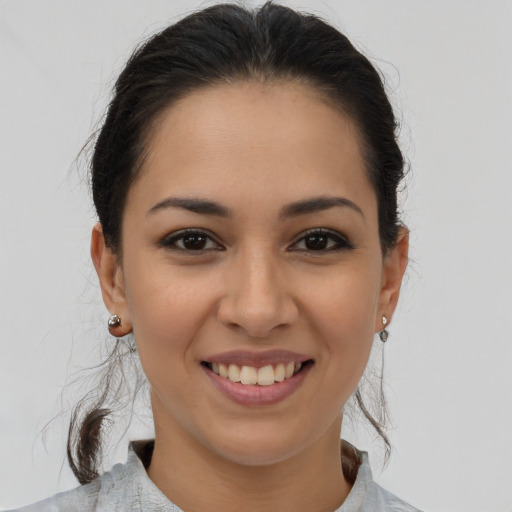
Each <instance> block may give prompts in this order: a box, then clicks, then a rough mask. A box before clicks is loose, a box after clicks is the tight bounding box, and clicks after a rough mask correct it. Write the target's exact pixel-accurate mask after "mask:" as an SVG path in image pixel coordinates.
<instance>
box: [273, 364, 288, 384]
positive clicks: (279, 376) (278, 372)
mask: <svg viewBox="0 0 512 512" xmlns="http://www.w3.org/2000/svg"><path fill="white" fill-rule="evenodd" d="M284 373H285V371H284V364H283V363H279V364H278V365H277V366H276V369H275V370H274V380H275V381H276V382H282V381H283V380H284Z"/></svg>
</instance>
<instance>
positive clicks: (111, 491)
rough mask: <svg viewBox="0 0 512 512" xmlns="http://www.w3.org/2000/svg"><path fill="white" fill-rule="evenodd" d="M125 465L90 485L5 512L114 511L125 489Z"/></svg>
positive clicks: (117, 467) (115, 468)
mask: <svg viewBox="0 0 512 512" xmlns="http://www.w3.org/2000/svg"><path fill="white" fill-rule="evenodd" d="M125 477H126V464H117V465H116V466H114V467H113V468H112V470H111V471H109V472H107V473H104V474H103V475H101V476H100V477H98V478H96V479H95V480H93V481H92V482H91V483H89V484H86V485H81V486H80V487H76V488H75V489H71V490H69V491H65V492H61V493H58V494H55V495H54V496H52V497H50V498H47V499H45V500H42V501H38V502H37V503H33V504H32V505H27V506H25V507H21V508H18V509H15V510H11V511H7V512H60V511H62V512H64V511H65V512H92V511H96V510H102V509H104V510H110V509H115V505H118V504H121V502H122V500H123V498H124V495H125V492H124V490H125V489H126V482H125Z"/></svg>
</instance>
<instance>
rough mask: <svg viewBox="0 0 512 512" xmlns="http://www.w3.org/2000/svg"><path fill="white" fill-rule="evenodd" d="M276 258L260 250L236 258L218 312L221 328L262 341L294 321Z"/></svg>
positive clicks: (294, 306)
mask: <svg viewBox="0 0 512 512" xmlns="http://www.w3.org/2000/svg"><path fill="white" fill-rule="evenodd" d="M277 259H278V256H275V255H272V254H264V253H263V251H246V252H245V254H240V255H239V257H237V258H235V261H234V262H233V265H232V266H230V269H229V271H228V275H227V276H226V289H227V292H226V294H225V295H224V296H223V297H222V299H221V300H220V304H219V307H218V310H217V316H218V319H219V320H220V321H221V322H222V323H223V324H224V325H226V326H227V327H229V328H231V329H237V330H240V331H243V332H244V333H245V334H246V335H248V336H250V337H253V338H265V337H267V336H269V335H270V334H271V333H272V332H273V331H275V330H276V329H278V328H283V327H285V326H289V325H292V324H293V323H295V322H296V321H297V319H298V316H299V312H298V309H297V304H296V302H295V301H294V299H293V297H292V294H291V293H290V288H291V287H290V283H289V282H288V281H287V280H286V276H284V275H283V272H282V269H281V267H280V265H282V262H278V261H276V260H277Z"/></svg>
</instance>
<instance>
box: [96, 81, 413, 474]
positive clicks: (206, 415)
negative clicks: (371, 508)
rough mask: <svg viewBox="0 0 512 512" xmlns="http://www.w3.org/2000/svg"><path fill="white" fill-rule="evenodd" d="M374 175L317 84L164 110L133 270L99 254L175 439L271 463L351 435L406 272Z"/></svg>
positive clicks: (218, 93)
mask: <svg viewBox="0 0 512 512" xmlns="http://www.w3.org/2000/svg"><path fill="white" fill-rule="evenodd" d="M364 165H365V164H364V160H363V157H362V154H361V149H360V139H359V136H358V133H357V130H356V128H355V126H354V124H353V123H352V122H351V120H350V119H349V118H348V117H345V116H344V115H342V114H341V113H340V112H339V111H338V110H336V109H334V108H333V107H332V106H330V105H329V104H328V103H326V102H324V101H323V100H322V99H321V98H320V97H319V96H318V95H317V94H316V93H315V91H313V90H311V89H309V88H308V87H307V86H303V85H298V84H291V83H281V84H273V85H269V84H261V83H253V82H248V83H239V84H234V85H220V86H216V87H214V88H210V89H207V90H203V91H200V92H196V93H193V94H190V95H189V96H186V97H185V98H184V99H182V100H180V101H179V102H178V103H176V104H174V105H173V106H172V107H171V108H169V109H168V111H166V112H165V113H164V115H163V116H162V118H161V120H160V123H159V124H158V126H157V127H156V128H155V131H154V134H153V136H152V137H151V140H150V143H149V147H148V158H147V159H146V161H145V163H144V168H143V170H142V172H141V175H140V176H139V177H138V178H137V180H136V181H135V183H134V184H133V186H132V187H131V189H130V191H129V194H128V198H127V202H126V208H125V212H124V217H123V225H122V261H120V260H119V259H118V258H115V257H114V256H113V255H110V256H109V255H108V249H106V248H105V247H104V246H101V244H99V245H98V247H99V248H97V249H96V255H95V249H94V247H93V257H95V262H96V264H97V268H98V269H99V270H98V271H99V273H100V278H101V281H102V287H103V293H104V297H105V302H106V304H107V307H108V308H109V309H110V310H111V312H116V313H117V314H119V316H121V318H122V319H123V325H124V326H125V328H126V326H129V327H131V328H132V329H133V333H134V336H135V339H136V343H137V349H138V353H139V356H140V359H141V362H142V366H143V368H144V371H145V373H146V375H147V378H148V380H149V382H150V384H151V390H152V391H151V392H152V403H153V409H154V416H155V426H156V432H157V436H174V438H178V439H180V440H181V441H182V442H183V443H190V444H195V445H196V446H198V447H201V449H204V450H206V451H209V452H211V453H214V454H216V455H218V456H221V457H223V458H225V459H228V460H232V461H236V462H240V463H244V464H255V465H257V464H268V463H274V462H278V461H281V460H284V459H286V458H288V457H291V456H292V455H294V454H296V453H299V452H300V451H301V450H304V449H306V448H308V447H310V446H314V445H315V443H317V442H319V441H320V440H321V439H322V438H323V437H325V436H326V435H332V433H333V432H334V433H335V435H336V436H339V428H340V423H341V414H342V409H343V406H344V404H345V402H346V401H347V399H348V398H349V397H350V395H351V393H352V392H353V391H354V389H355V387H356V385H357V383H358V381H359V379H360V377H361V375H362V373H363V371H364V368H365V365H366V363H367V360H368V357H369V353H370V349H371V346H372V342H373V339H374V334H375V332H376V331H378V330H380V329H382V328H383V326H382V322H381V319H382V315H385V316H387V317H388V318H390V317H391V315H392V312H393V310H394V307H395V303H396V298H397V297H398V289H399V286H400V279H401V276H402V273H403V266H404V265H403V261H404V258H403V256H404V254H403V253H404V251H403V250H402V255H401V256H400V254H398V252H397V251H398V250H399V249H396V250H395V251H391V253H390V254H389V255H387V256H385V257H384V258H383V256H382V251H381V247H380V243H379V235H378V221H377V200H376V196H375V193H374V191H373V189H372V187H371V185H370V183H369V181H368V179H367V176H366V174H365V169H364ZM96 235H97V237H99V236H100V232H99V231H98V229H97V233H96ZM93 240H94V237H93ZM402 245H403V244H402ZM93 246H94V241H93ZM398 247H400V244H399V246H398ZM109 258H110V259H109ZM101 261H103V263H101ZM105 262H107V263H105ZM109 262H110V263H109ZM102 265H103V267H104V268H103V269H102ZM240 380H241V382H237V381H240Z"/></svg>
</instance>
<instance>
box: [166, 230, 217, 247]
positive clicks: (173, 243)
mask: <svg viewBox="0 0 512 512" xmlns="http://www.w3.org/2000/svg"><path fill="white" fill-rule="evenodd" d="M159 245H161V246H162V247H166V248H168V249H175V250H180V251H187V252H200V251H211V250H222V247H221V246H220V245H219V244H218V243H217V242H216V241H215V240H213V238H212V237H211V236H210V235H209V234H208V233H206V232H204V231H200V230H197V229H186V230H184V231H180V232H178V233H172V234H170V235H168V236H166V237H165V238H164V239H163V240H162V241H161V242H160V244H159Z"/></svg>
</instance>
